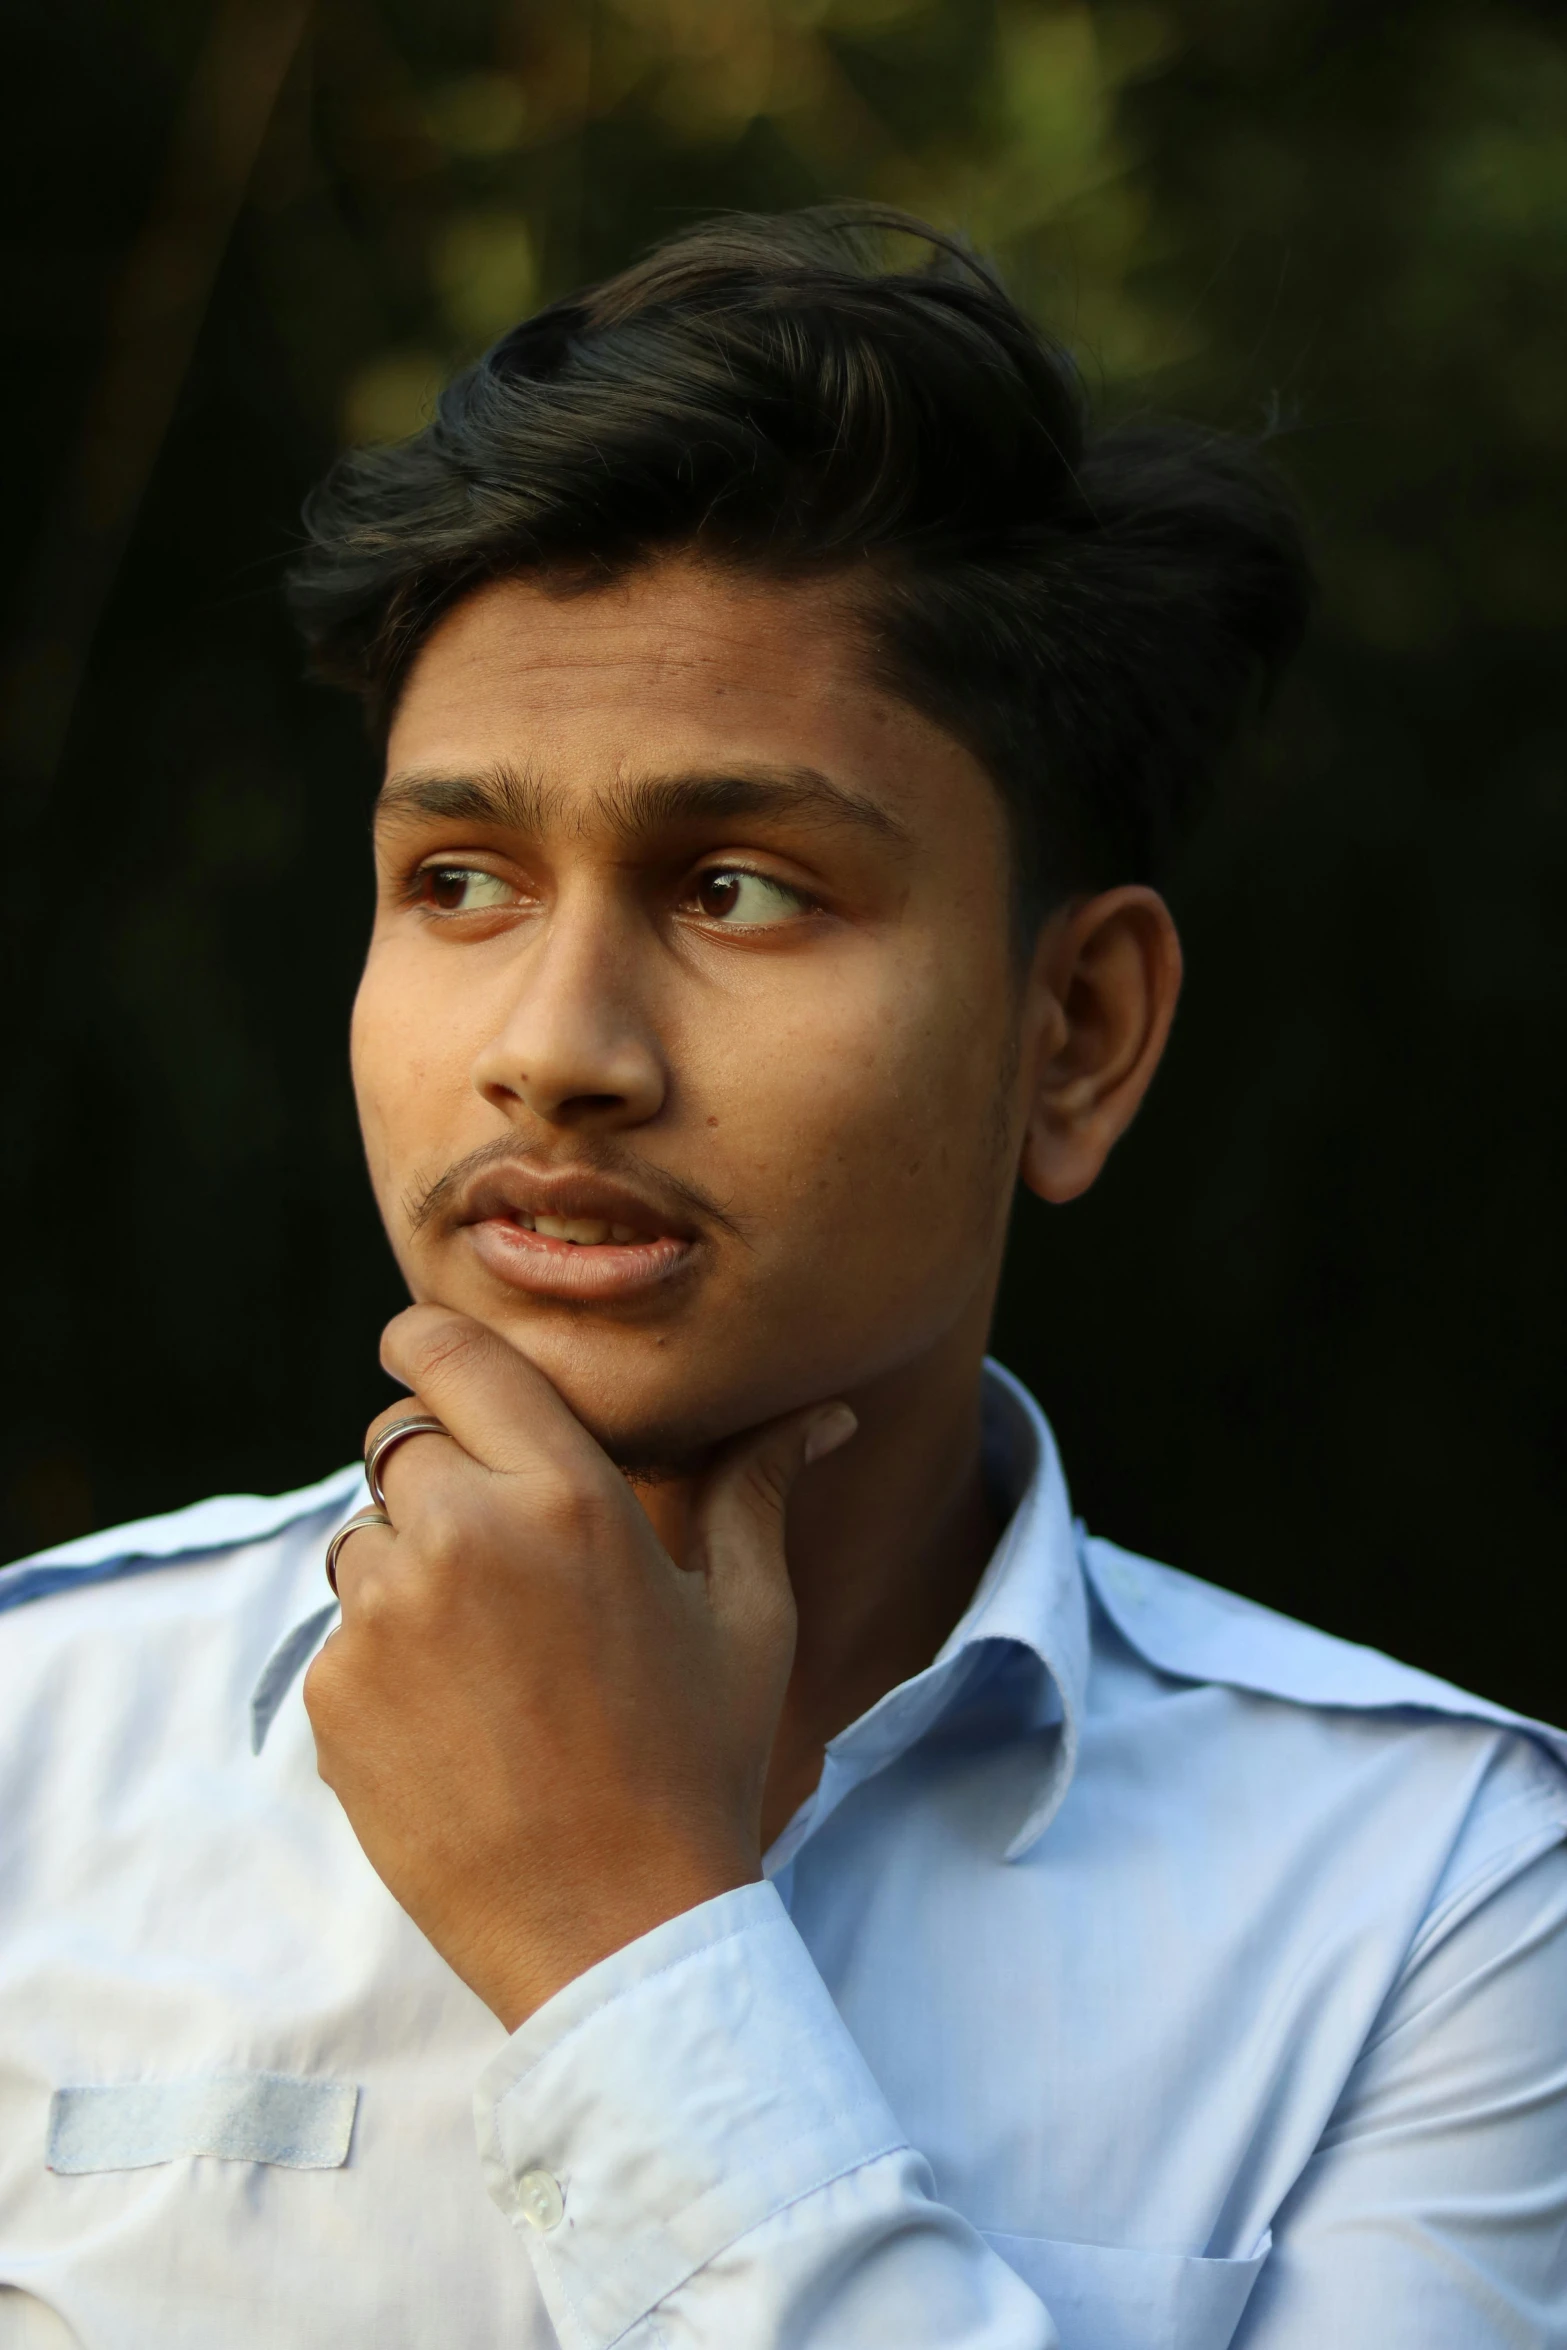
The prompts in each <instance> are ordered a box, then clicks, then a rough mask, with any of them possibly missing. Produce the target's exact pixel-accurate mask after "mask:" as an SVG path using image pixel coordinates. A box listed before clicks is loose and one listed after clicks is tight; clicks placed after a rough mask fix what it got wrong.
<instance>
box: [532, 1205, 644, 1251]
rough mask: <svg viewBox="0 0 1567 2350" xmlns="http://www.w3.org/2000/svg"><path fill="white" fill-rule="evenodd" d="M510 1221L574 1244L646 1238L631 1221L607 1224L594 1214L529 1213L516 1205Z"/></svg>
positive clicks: (596, 1244)
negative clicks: (628, 1222)
mask: <svg viewBox="0 0 1567 2350" xmlns="http://www.w3.org/2000/svg"><path fill="white" fill-rule="evenodd" d="M512 1221H513V1223H514V1224H516V1226H517V1228H518V1230H519V1231H522V1232H542V1233H543V1235H544V1237H545V1239H546V1240H569V1241H570V1243H571V1245H572V1247H573V1248H602V1247H603V1246H604V1244H605V1242H606V1241H613V1242H614V1243H615V1246H616V1247H617V1248H624V1247H625V1246H626V1245H627V1244H628V1242H634V1241H638V1240H646V1239H647V1238H648V1235H647V1233H645V1232H638V1231H637V1229H636V1227H635V1225H633V1224H606V1223H604V1222H603V1221H602V1219H601V1218H599V1217H597V1216H530V1215H527V1214H526V1213H525V1212H524V1211H522V1210H521V1209H519V1210H518V1211H517V1213H516V1214H515V1215H514V1216H513V1218H512Z"/></svg>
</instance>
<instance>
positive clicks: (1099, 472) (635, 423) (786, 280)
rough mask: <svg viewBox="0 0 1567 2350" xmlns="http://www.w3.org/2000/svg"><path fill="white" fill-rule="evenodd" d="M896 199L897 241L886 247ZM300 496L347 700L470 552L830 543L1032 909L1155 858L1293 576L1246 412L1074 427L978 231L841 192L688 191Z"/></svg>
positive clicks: (427, 624)
mask: <svg viewBox="0 0 1567 2350" xmlns="http://www.w3.org/2000/svg"><path fill="white" fill-rule="evenodd" d="M894 235H897V236H902V237H909V238H914V239H917V240H919V242H920V244H921V245H922V247H923V249H924V259H923V266H921V267H919V268H917V269H914V270H905V269H895V268H891V267H889V266H888V263H887V251H886V248H887V242H888V239H889V238H890V237H892V236H894ZM305 519H306V525H307V530H308V533H309V544H308V548H307V551H306V553H305V555H304V557H303V559H302V560H301V562H300V563H299V565H298V567H297V569H296V571H295V574H294V577H293V582H292V598H293V605H294V610H295V612H296V615H297V617H298V619H299V621H300V624H301V626H302V628H303V631H304V634H305V637H306V639H307V641H308V643H309V646H310V649H311V653H312V657H313V664H314V667H315V669H316V671H317V673H318V674H320V675H322V676H324V677H327V678H329V679H332V680H333V681H335V682H337V683H340V684H344V685H348V686H350V687H352V688H353V689H354V690H356V691H357V692H358V693H359V694H360V695H361V696H362V697H363V699H364V701H365V704H366V707H367V710H368V712H369V715H370V718H371V722H372V725H373V726H374V727H376V728H377V729H378V730H384V728H385V727H386V726H387V724H388V723H389V721H390V717H391V714H392V712H393V710H394V709H395V705H396V701H397V696H398V693H399V690H400V687H401V684H402V682H403V680H404V678H405V677H406V675H407V672H408V668H409V664H410V662H411V661H412V659H413V657H414V655H415V654H416V652H417V651H418V649H419V646H420V645H421V643H422V642H423V641H424V639H425V637H426V636H427V635H428V634H429V632H430V630H431V628H432V627H433V626H434V625H435V623H436V621H437V620H438V619H439V617H440V616H441V615H442V614H443V613H444V612H445V611H447V610H448V609H450V607H451V606H452V605H453V604H454V603H456V602H457V601H458V600H459V599H460V598H462V597H463V596H465V595H466V594H468V593H470V592H471V591H472V590H473V589H475V588H476V587H478V586H480V585H482V584H483V583H484V582H486V581H488V580H494V579H501V578H507V577H514V576H519V575H529V574H532V575H535V576H538V575H543V576H545V577H553V578H555V579H558V580H559V581H560V582H561V583H562V584H563V585H572V584H575V585H581V586H591V585H593V584H595V583H596V582H597V581H599V580H601V579H606V578H610V577H613V576H616V575H618V574H622V573H624V572H625V571H626V570H628V569H629V568H631V567H633V566H635V565H636V564H638V563H639V562H641V561H644V560H645V559H647V558H648V557H650V556H653V555H656V554H657V553H659V552H661V551H668V550H673V549H680V548H683V549H689V550H691V551H693V552H695V553H698V554H700V555H702V556H704V557H706V558H708V559H711V560H714V561H717V562H721V563H725V564H729V565H733V566H737V567H740V568H742V569H743V570H745V571H748V572H752V573H760V574H763V575H772V576H776V577H780V578H782V577H800V576H809V575H812V574H816V575H822V576H832V575H835V574H836V575H840V576H850V577H852V579H853V580H854V582H855V584H856V585H857V587H858V590H859V595H858V606H859V610H860V612H861V614H862V615H863V621H864V626H865V644H866V652H867V660H868V663H869V665H870V667H871V670H872V672H873V674H875V675H876V677H877V678H878V680H879V681H880V682H881V683H882V684H883V685H885V687H887V688H888V689H889V690H890V691H892V692H893V693H895V694H897V695H898V696H900V697H901V698H902V699H903V700H904V701H906V702H907V703H909V704H911V705H913V706H914V707H915V708H917V709H919V710H921V711H923V712H924V713H925V714H926V715H928V716H929V717H931V718H932V719H934V720H935V721H936V722H937V723H938V724H939V725H941V726H942V727H944V728H946V729H947V730H948V731H949V732H950V733H951V734H952V735H954V736H955V737H956V738H957V739H958V740H959V741H961V742H962V743H964V744H965V745H966V746H967V747H968V748H969V749H970V750H971V751H973V752H974V753H975V755H976V756H977V757H978V758H979V759H980V761H981V762H982V763H983V764H984V766H985V767H986V768H987V769H988V771H989V773H990V774H991V775H992V777H993V778H994V780H995V782H996V784H997V786H998V787H999V789H1000V791H1001V794H1002V796H1003V798H1004V800H1005V802H1006V804H1007V806H1008V808H1009V810H1010V812H1011V816H1012V821H1013V830H1014V837H1015V840H1016V844H1017V852H1018V857H1017V863H1018V880H1019V902H1020V905H1021V907H1022V908H1023V909H1024V910H1025V912H1026V913H1027V915H1029V916H1030V917H1036V916H1037V915H1038V914H1039V913H1041V912H1042V911H1044V910H1045V909H1047V908H1048V907H1049V906H1051V905H1053V904H1056V903H1058V902H1060V901H1061V900H1062V899H1064V898H1066V897H1068V896H1070V895H1072V894H1074V893H1075V892H1077V891H1079V890H1082V889H1089V888H1100V887H1106V886H1109V885H1112V884H1114V883H1115V882H1119V881H1157V880H1158V879H1159V878H1160V877H1161V875H1162V874H1163V873H1164V872H1165V871H1166V869H1167V867H1168V864H1169V862H1170V859H1171V856H1172V854H1173V852H1174V851H1175V850H1176V849H1177V848H1178V847H1179V845H1180V844H1181V842H1182V840H1183V839H1184V837H1185V836H1186V834H1187V833H1188V831H1189V830H1190V828H1191V826H1192V824H1193V822H1194V820H1195V817H1196V815H1197V813H1198V812H1199V810H1200V807H1201V804H1202V802H1203V799H1204V797H1205V793H1206V787H1207V786H1208V784H1209V782H1210V780H1211V778H1212V776H1213V774H1214V771H1215V769H1216V767H1217V765H1218V763H1219V761H1220V759H1221V757H1222V755H1223V753H1224V751H1225V749H1226V747H1227V746H1228V744H1229V743H1230V741H1231V739H1232V737H1233V736H1234V734H1235V732H1236V730H1237V727H1238V725H1239V724H1240V722H1241V721H1242V719H1243V718H1244V717H1245V716H1246V715H1247V714H1248V713H1249V711H1250V710H1251V709H1252V708H1254V707H1255V706H1256V704H1257V703H1258V701H1259V699H1260V698H1261V696H1262V695H1263V694H1264V693H1265V692H1266V690H1267V689H1268V688H1269V687H1270V686H1271V684H1272V683H1273V681H1274V680H1275V678H1276V677H1277V675H1278V673H1279V671H1280V669H1281V668H1282V666H1283V664H1284V663H1285V661H1286V660H1287V659H1288V657H1289V655H1290V653H1291V652H1292V651H1293V649H1294V647H1295V645H1296V642H1297V640H1298V638H1299V636H1300V633H1301V630H1302V627H1303V625H1304V621H1305V618H1306V614H1307V610H1308V608H1309V604H1310V599H1311V577H1310V567H1309V564H1308V560H1307V556H1306V552H1305V547H1304V543H1303V537H1302V531H1301V527H1300V523H1299V520H1298V518H1297V515H1296V512H1295V509H1294V506H1293V503H1292V501H1291V499H1290V497H1289V495H1288V493H1287V492H1286V490H1285V489H1284V487H1283V485H1282V483H1281V482H1280V481H1279V480H1278V478H1277V477H1276V476H1275V474H1274V473H1273V471H1272V469H1271V467H1270V466H1269V465H1268V464H1267V463H1266V461H1265V460H1264V459H1263V457H1262V456H1261V454H1260V453H1259V451H1258V449H1257V448H1256V446H1255V445H1254V444H1252V443H1250V442H1248V441H1245V440H1242V439H1239V438H1236V437H1232V436H1228V435H1224V434H1220V433H1216V432H1212V431H1205V430H1201V429H1198V428H1196V427H1193V426H1188V425H1182V424H1175V423H1169V422H1162V421H1148V420H1142V421H1136V422H1130V423H1122V424H1120V425H1118V426H1115V427H1114V428H1112V429H1108V430H1104V431H1101V432H1097V433H1096V432H1094V431H1092V430H1091V429H1090V424H1089V418H1088V412H1087V403H1086V400H1085V396H1084V392H1083V387H1082V383H1081V380H1080V378H1079V375H1078V373H1077V370H1076V368H1075V367H1074V366H1073V364H1072V362H1071V361H1070V359H1069V358H1068V357H1067V355H1066V354H1065V352H1064V351H1063V350H1062V349H1060V348H1059V347H1058V346H1057V345H1055V344H1054V343H1052V342H1051V341H1050V340H1049V339H1048V338H1047V337H1045V336H1044V335H1042V334H1041V333H1040V332H1039V331H1038V330H1037V329H1036V328H1035V327H1034V326H1033V325H1032V324H1031V323H1030V322H1029V321H1028V320H1027V319H1026V318H1025V317H1024V316H1023V314H1022V313H1021V311H1019V310H1018V308H1017V307H1016V306H1015V304H1014V303H1013V302H1012V301H1011V300H1010V299H1009V297H1008V296H1007V294H1006V293H1005V291H1004V290H1003V288H1002V286H1001V285H1000V284H999V282H998V281H997V279H996V278H995V277H994V275H993V274H992V273H991V271H990V270H989V269H988V268H987V267H986V266H985V265H984V264H983V263H981V262H980V261H978V260H976V259H975V258H974V257H973V256H972V255H970V254H969V253H968V252H967V251H966V250H965V249H964V248H963V247H962V246H960V245H959V244H958V243H956V242H955V241H954V240H951V239H948V238H945V237H942V236H940V235H939V234H938V233H937V232H936V231H934V230H932V229H929V228H926V227H925V226H924V225H923V224H922V223H920V222H918V221H915V220H912V219H909V218H908V217H906V216H905V215H902V214H898V213H890V212H877V211H871V210H869V209H866V208H859V207H855V208H850V207H834V208H830V209H829V208H820V209H816V210H811V211H805V212H796V213H792V214H785V215H782V216H778V217H768V216H762V215H741V216H738V217H728V218H724V219H720V220H717V221H713V222H710V223H707V224H706V225H704V226H702V227H700V228H697V229H696V230H694V231H691V232H688V233H686V234H684V235H681V236H677V237H674V238H672V239H670V240H669V241H668V242H667V243H665V244H662V245H660V246H658V247H657V248H655V250H654V251H653V252H651V253H650V254H649V255H648V256H647V257H646V258H645V259H644V260H642V261H639V262H638V263H636V264H635V265H634V266H633V267H632V268H630V269H627V270H624V271H622V272H621V274H620V275H619V276H618V277H613V278H610V279H607V280H606V281H605V282H604V283H603V284H602V285H598V286H594V287H592V288H590V289H589V290H587V291H586V292H584V293H579V294H575V295H573V296H572V297H571V298H570V299H569V300H566V301H561V302H557V303H555V304H553V305H552V306H551V307H550V308H549V309H546V310H543V311H541V312H540V313H539V314H538V316H537V317H534V318H531V319H529V320H527V321H526V322H525V323H524V324H522V325H520V326H518V327H516V328H514V329H513V330H512V332H511V333H509V334H507V335H505V336H503V337H502V338H501V340H500V341H499V342H498V343H496V344H495V346H494V347H493V349H492V350H490V351H488V352H487V353H486V354H485V356H484V357H483V358H482V359H480V360H478V361H477V362H476V363H475V364H474V365H473V366H471V367H469V368H467V369H466V370H465V371H464V372H463V373H462V374H461V375H459V376H458V377H457V378H456V379H455V381H454V382H452V383H451V384H450V385H449V386H448V388H447V389H446V391H445V392H444V393H443V394H442V396H441V399H440V402H439V406H438V408H437V412H436V415H435V418H434V420H433V422H432V423H430V424H429V425H428V426H427V427H426V428H425V430H424V431H422V432H420V433H418V434H416V435H415V436H414V437H413V438H412V439H411V440H408V441H404V442H402V443H400V444H399V445H397V446H395V447H390V448H378V449H367V450H358V451H355V452H352V453H350V454H349V455H347V456H345V457H344V458H342V459H341V460H340V461H339V463H338V464H337V466H336V467H335V468H334V469H333V471H332V472H331V473H330V474H329V476H328V477H327V479H326V481H325V482H324V483H323V484H322V486H321V488H320V489H319V490H318V491H317V492H316V493H315V495H314V496H313V497H312V499H311V500H310V502H309V504H308V505H307V508H306V516H305Z"/></svg>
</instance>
